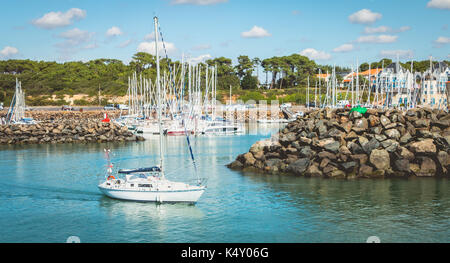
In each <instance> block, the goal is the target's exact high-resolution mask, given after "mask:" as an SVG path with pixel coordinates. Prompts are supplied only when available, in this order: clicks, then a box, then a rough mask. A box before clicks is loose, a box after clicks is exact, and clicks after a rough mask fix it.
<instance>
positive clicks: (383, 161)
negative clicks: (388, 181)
mask: <svg viewBox="0 0 450 263" xmlns="http://www.w3.org/2000/svg"><path fill="white" fill-rule="evenodd" d="M369 160H370V163H371V164H372V165H373V166H375V167H376V168H377V169H378V170H383V171H384V170H388V169H389V168H390V167H391V164H390V163H391V159H390V158H389V153H388V152H387V151H386V150H384V149H383V150H377V149H375V150H373V151H372V153H371V154H370V159H369Z"/></svg>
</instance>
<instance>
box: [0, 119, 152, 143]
mask: <svg viewBox="0 0 450 263" xmlns="http://www.w3.org/2000/svg"><path fill="white" fill-rule="evenodd" d="M32 116H33V117H34V118H35V119H36V120H39V123H38V124H33V125H0V144H40V143H90V142H122V141H143V140H144V138H143V137H142V136H136V135H135V134H133V133H132V132H130V131H129V130H128V129H127V128H126V127H122V126H120V125H117V124H115V123H112V122H111V123H103V122H101V119H102V117H103V113H101V112H96V113H95V112H90V113H73V112H39V113H33V115H32Z"/></svg>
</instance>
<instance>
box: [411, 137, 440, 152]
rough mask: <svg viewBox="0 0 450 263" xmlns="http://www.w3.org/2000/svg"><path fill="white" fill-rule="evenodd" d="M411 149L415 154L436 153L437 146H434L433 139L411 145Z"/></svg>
mask: <svg viewBox="0 0 450 263" xmlns="http://www.w3.org/2000/svg"><path fill="white" fill-rule="evenodd" d="M409 149H410V150H411V151H412V152H414V153H436V145H434V143H433V139H425V140H422V141H418V142H414V143H411V144H410V145H409Z"/></svg>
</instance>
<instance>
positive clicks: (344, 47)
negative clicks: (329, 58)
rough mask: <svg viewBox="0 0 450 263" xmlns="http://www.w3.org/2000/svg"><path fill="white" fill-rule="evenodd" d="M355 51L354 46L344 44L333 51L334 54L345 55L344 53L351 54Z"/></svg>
mask: <svg viewBox="0 0 450 263" xmlns="http://www.w3.org/2000/svg"><path fill="white" fill-rule="evenodd" d="M354 49H355V47H354V46H353V44H343V45H341V46H339V47H337V48H335V49H333V52H336V53H343V52H350V51H352V50H354Z"/></svg>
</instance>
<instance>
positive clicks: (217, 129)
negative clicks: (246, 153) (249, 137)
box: [202, 121, 244, 135]
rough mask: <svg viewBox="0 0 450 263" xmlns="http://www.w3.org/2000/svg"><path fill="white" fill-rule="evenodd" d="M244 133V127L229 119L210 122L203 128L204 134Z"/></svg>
mask: <svg viewBox="0 0 450 263" xmlns="http://www.w3.org/2000/svg"><path fill="white" fill-rule="evenodd" d="M242 133H244V129H243V128H242V127H241V126H239V125H237V124H233V123H231V122H227V121H214V122H210V123H209V124H208V126H207V127H205V128H204V129H203V130H202V134H205V135H235V134H242Z"/></svg>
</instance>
